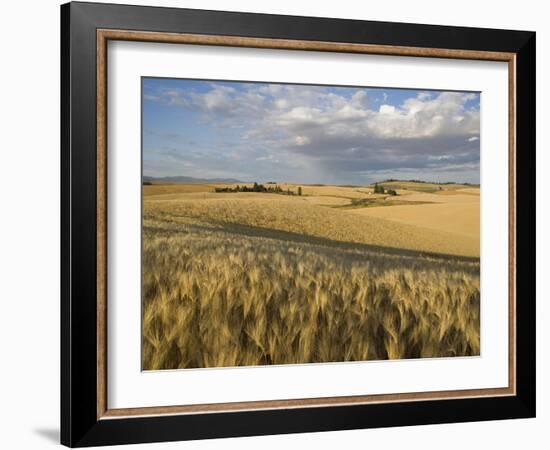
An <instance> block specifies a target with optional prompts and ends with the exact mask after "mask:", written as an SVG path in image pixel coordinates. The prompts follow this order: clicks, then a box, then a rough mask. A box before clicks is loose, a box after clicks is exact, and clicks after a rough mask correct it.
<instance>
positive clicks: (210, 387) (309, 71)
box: [107, 41, 508, 408]
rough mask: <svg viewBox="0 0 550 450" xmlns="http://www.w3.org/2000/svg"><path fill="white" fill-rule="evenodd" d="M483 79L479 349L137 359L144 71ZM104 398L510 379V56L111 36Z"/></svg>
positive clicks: (475, 384) (422, 84)
mask: <svg viewBox="0 0 550 450" xmlns="http://www.w3.org/2000/svg"><path fill="white" fill-rule="evenodd" d="M142 76H159V77H174V78H205V79H224V80H250V81H267V82H296V83H312V84H329V85H330V84H334V85H351V86H368V87H376V86H379V87H394V88H395V87H409V88H417V89H448V90H468V91H481V93H482V94H481V185H482V189H481V192H482V196H481V261H482V264H481V356H480V357H472V358H437V359H417V360H396V361H372V362H352V363H327V364H304V365H287V366H266V367H236V368H220V369H191V370H171V371H155V372H142V371H141V328H140V327H141V242H140V239H141V148H140V145H141V99H140V95H141V77H142ZM108 130H109V131H108V225H107V227H108V268H109V273H108V277H107V279H108V300H107V301H108V304H107V308H108V311H109V313H108V331H107V332H108V339H107V342H108V350H107V351H108V374H107V387H108V389H107V390H108V400H107V404H108V408H130V407H146V406H168V405H190V404H203V403H221V402H241V401H256V400H275V399H292V398H314V397H329V396H349V395H368V394H387V393H404V392H425V391H440V390H456V389H479V388H493V387H506V386H507V385H508V282H507V281H508V245H507V243H508V229H507V226H508V199H507V195H508V158H507V155H508V68H507V64H506V63H501V62H487V61H461V60H444V59H433V58H405V57H391V56H377V55H359V54H337V53H322V52H303V51H288V50H271V49H245V48H238V49H237V48H231V47H209V46H191V45H182V44H155V43H139V42H122V41H114V42H113V41H111V42H109V44H108Z"/></svg>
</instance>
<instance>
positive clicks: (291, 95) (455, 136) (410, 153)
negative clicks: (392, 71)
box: [144, 82, 480, 183]
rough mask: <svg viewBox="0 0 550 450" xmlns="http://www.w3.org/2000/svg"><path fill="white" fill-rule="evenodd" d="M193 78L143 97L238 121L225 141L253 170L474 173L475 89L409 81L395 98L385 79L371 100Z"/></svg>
mask: <svg viewBox="0 0 550 450" xmlns="http://www.w3.org/2000/svg"><path fill="white" fill-rule="evenodd" d="M197 83H202V84H201V85H200V86H199V85H197V86H196V87H195V88H191V89H189V88H188V87H189V85H187V88H186V89H183V88H174V87H170V88H166V89H162V88H159V89H156V90H155V91H153V92H147V93H146V95H145V97H144V98H145V99H146V100H148V101H150V102H154V103H160V104H162V105H164V106H166V107H173V108H183V109H184V110H186V111H188V112H190V113H193V114H197V115H198V116H200V120H201V123H202V124H203V126H204V127H212V128H214V127H226V128H231V129H240V130H241V131H240V132H239V133H238V134H231V136H227V139H226V142H227V141H231V142H232V145H233V146H234V147H235V148H236V150H235V151H236V152H239V151H242V152H245V153H246V155H247V158H250V157H251V156H253V157H252V158H250V159H252V160H254V161H255V164H257V165H258V166H257V167H250V170H251V171H252V170H256V171H257V172H258V173H260V172H261V170H262V168H261V166H262V165H263V166H264V168H263V170H265V171H268V170H269V164H272V163H273V161H274V160H277V161H285V162H286V165H287V166H288V167H289V168H297V167H299V168H301V170H302V172H300V173H302V174H303V169H304V168H306V167H307V168H308V169H309V171H310V173H312V174H314V173H316V174H318V176H321V177H323V176H324V177H325V178H326V176H327V175H326V174H328V173H330V174H331V176H332V177H333V178H334V177H336V178H337V179H338V180H339V181H340V182H342V183H345V182H346V181H345V180H350V181H349V182H350V183H351V182H353V183H357V182H358V181H359V180H364V179H365V177H371V178H373V177H374V178H376V173H380V174H382V173H393V174H396V175H397V176H398V175H399V174H400V173H405V172H407V171H409V170H416V171H418V172H419V173H422V174H423V176H424V177H425V178H430V174H431V175H433V176H431V179H437V178H438V176H437V174H438V172H440V173H442V174H443V173H445V174H448V173H451V172H452V173H457V174H458V175H457V176H459V175H460V172H461V170H462V171H463V172H464V174H466V175H464V178H465V179H466V178H468V180H466V181H476V179H475V178H476V177H477V179H479V169H478V168H479V134H480V128H479V127H480V115H479V114H480V113H479V103H478V100H479V95H478V94H474V93H461V92H439V91H430V92H425V91H416V92H413V93H412V95H411V94H410V93H409V94H408V95H402V98H401V100H400V101H398V102H394V101H390V98H391V97H390V96H388V94H387V92H389V91H391V90H388V89H384V90H382V92H381V93H380V92H379V93H378V94H381V95H379V96H378V97H379V98H381V100H382V101H381V102H380V101H379V102H378V103H377V104H376V106H375V102H373V101H370V98H371V92H375V91H376V90H369V89H359V88H331V87H322V86H304V85H287V84H263V83H216V82H212V83H207V82H197ZM181 126H182V128H185V127H186V126H188V124H184V123H182V124H181ZM222 139H223V137H222ZM224 147H225V146H224ZM280 170H284V169H280ZM289 170H290V172H289V173H288V177H291V176H292V172H291V169H289ZM281 173H282V176H285V174H284V173H283V172H281ZM476 174H477V175H476ZM312 176H313V175H312ZM313 181H315V180H313ZM318 181H321V180H318Z"/></svg>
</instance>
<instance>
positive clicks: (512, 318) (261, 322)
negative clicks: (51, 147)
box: [61, 3, 535, 447]
mask: <svg viewBox="0 0 550 450" xmlns="http://www.w3.org/2000/svg"><path fill="white" fill-rule="evenodd" d="M61 27H62V28H61V55H62V70H61V74H62V80H61V83H62V90H61V114H62V117H61V119H62V130H61V141H62V153H61V174H62V180H61V188H62V189H61V191H62V192H61V202H62V229H61V237H62V239H61V241H62V246H61V255H62V258H61V260H62V280H61V287H62V297H61V306H62V308H61V309H62V312H61V314H62V316H61V356H62V358H61V359H62V361H61V365H62V367H61V368H62V372H61V386H62V397H61V441H62V443H63V444H65V445H68V446H71V447H73V446H74V447H79V446H92V445H108V444H126V443H139V442H155V441H174V440H187V439H204V438H214V437H229V436H249V435H264V434H278V433H298V432H313V431H328V430H344V429H353V428H369V427H387V426H402V425H417V424H433V423H445V422H464V421H480V420H493V419H511V418H527V417H534V415H535V301H534V298H535V270H534V266H535V175H534V174H535V33H533V32H527V31H508V30H494V29H477V28H458V27H448V26H433V25H417V24H402V23H382V22H368V21H352V20H341V19H325V18H310V17H292V16H276V15H263V14H249V13H231V12H217V11H201V10H189V9H169V8H152V7H136V6H125V5H108V4H94V3H69V4H66V5H63V6H62V7H61Z"/></svg>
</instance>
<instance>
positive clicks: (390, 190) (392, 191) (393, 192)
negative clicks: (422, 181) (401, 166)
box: [386, 189, 397, 195]
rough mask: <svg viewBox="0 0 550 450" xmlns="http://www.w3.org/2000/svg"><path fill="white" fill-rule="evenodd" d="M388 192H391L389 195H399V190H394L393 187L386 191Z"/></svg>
mask: <svg viewBox="0 0 550 450" xmlns="http://www.w3.org/2000/svg"><path fill="white" fill-rule="evenodd" d="M386 193H387V194H389V195H397V192H396V191H394V190H393V189H388V190H387V191H386Z"/></svg>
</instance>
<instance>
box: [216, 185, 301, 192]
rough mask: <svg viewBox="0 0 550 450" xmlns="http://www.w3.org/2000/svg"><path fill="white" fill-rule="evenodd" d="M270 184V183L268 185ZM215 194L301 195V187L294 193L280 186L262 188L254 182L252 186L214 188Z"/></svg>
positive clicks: (262, 186)
mask: <svg viewBox="0 0 550 450" xmlns="http://www.w3.org/2000/svg"><path fill="white" fill-rule="evenodd" d="M270 184H271V183H270ZM214 191H215V192H265V193H270V194H283V195H302V187H301V186H298V190H297V191H296V192H294V191H291V190H290V189H286V190H284V189H283V188H282V187H281V186H279V185H275V186H264V185H263V184H258V183H256V182H254V184H253V185H252V186H246V185H243V186H240V185H236V186H234V187H217V188H214Z"/></svg>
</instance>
